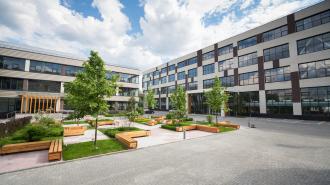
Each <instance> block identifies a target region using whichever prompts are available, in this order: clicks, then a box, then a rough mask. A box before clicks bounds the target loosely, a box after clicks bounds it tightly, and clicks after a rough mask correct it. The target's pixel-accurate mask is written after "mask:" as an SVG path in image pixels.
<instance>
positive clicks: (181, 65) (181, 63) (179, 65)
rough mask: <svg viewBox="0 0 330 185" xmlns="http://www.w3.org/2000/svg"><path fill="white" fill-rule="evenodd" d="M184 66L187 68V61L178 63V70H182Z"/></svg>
mask: <svg viewBox="0 0 330 185" xmlns="http://www.w3.org/2000/svg"><path fill="white" fill-rule="evenodd" d="M184 66H186V61H182V62H179V63H178V68H182V67H184Z"/></svg>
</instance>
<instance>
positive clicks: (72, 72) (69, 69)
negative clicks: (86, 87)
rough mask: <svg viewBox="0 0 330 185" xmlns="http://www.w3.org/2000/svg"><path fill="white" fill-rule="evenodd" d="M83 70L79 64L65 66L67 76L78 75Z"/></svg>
mask: <svg viewBox="0 0 330 185" xmlns="http://www.w3.org/2000/svg"><path fill="white" fill-rule="evenodd" d="M82 70H83V68H82V67H77V66H65V73H64V74H65V75H66V76H76V75H77V73H79V72H81V71H82Z"/></svg>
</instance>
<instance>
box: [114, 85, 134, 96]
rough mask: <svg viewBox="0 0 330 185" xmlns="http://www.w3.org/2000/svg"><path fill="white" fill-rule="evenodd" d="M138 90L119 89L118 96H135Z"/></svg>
mask: <svg viewBox="0 0 330 185" xmlns="http://www.w3.org/2000/svg"><path fill="white" fill-rule="evenodd" d="M137 93H138V90H137V89H135V88H127V87H119V93H118V95H119V96H137Z"/></svg>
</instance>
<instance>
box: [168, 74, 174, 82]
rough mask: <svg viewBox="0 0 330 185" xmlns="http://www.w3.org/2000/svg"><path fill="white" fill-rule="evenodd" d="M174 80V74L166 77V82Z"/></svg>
mask: <svg viewBox="0 0 330 185" xmlns="http://www.w3.org/2000/svg"><path fill="white" fill-rule="evenodd" d="M174 80H175V74H172V75H169V76H168V82H173V81H174Z"/></svg>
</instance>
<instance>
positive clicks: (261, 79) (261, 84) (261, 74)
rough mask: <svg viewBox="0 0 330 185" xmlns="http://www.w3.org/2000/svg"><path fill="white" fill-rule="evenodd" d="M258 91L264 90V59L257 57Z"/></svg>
mask: <svg viewBox="0 0 330 185" xmlns="http://www.w3.org/2000/svg"><path fill="white" fill-rule="evenodd" d="M258 75H259V90H265V69H264V57H263V56H259V57H258Z"/></svg>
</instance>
